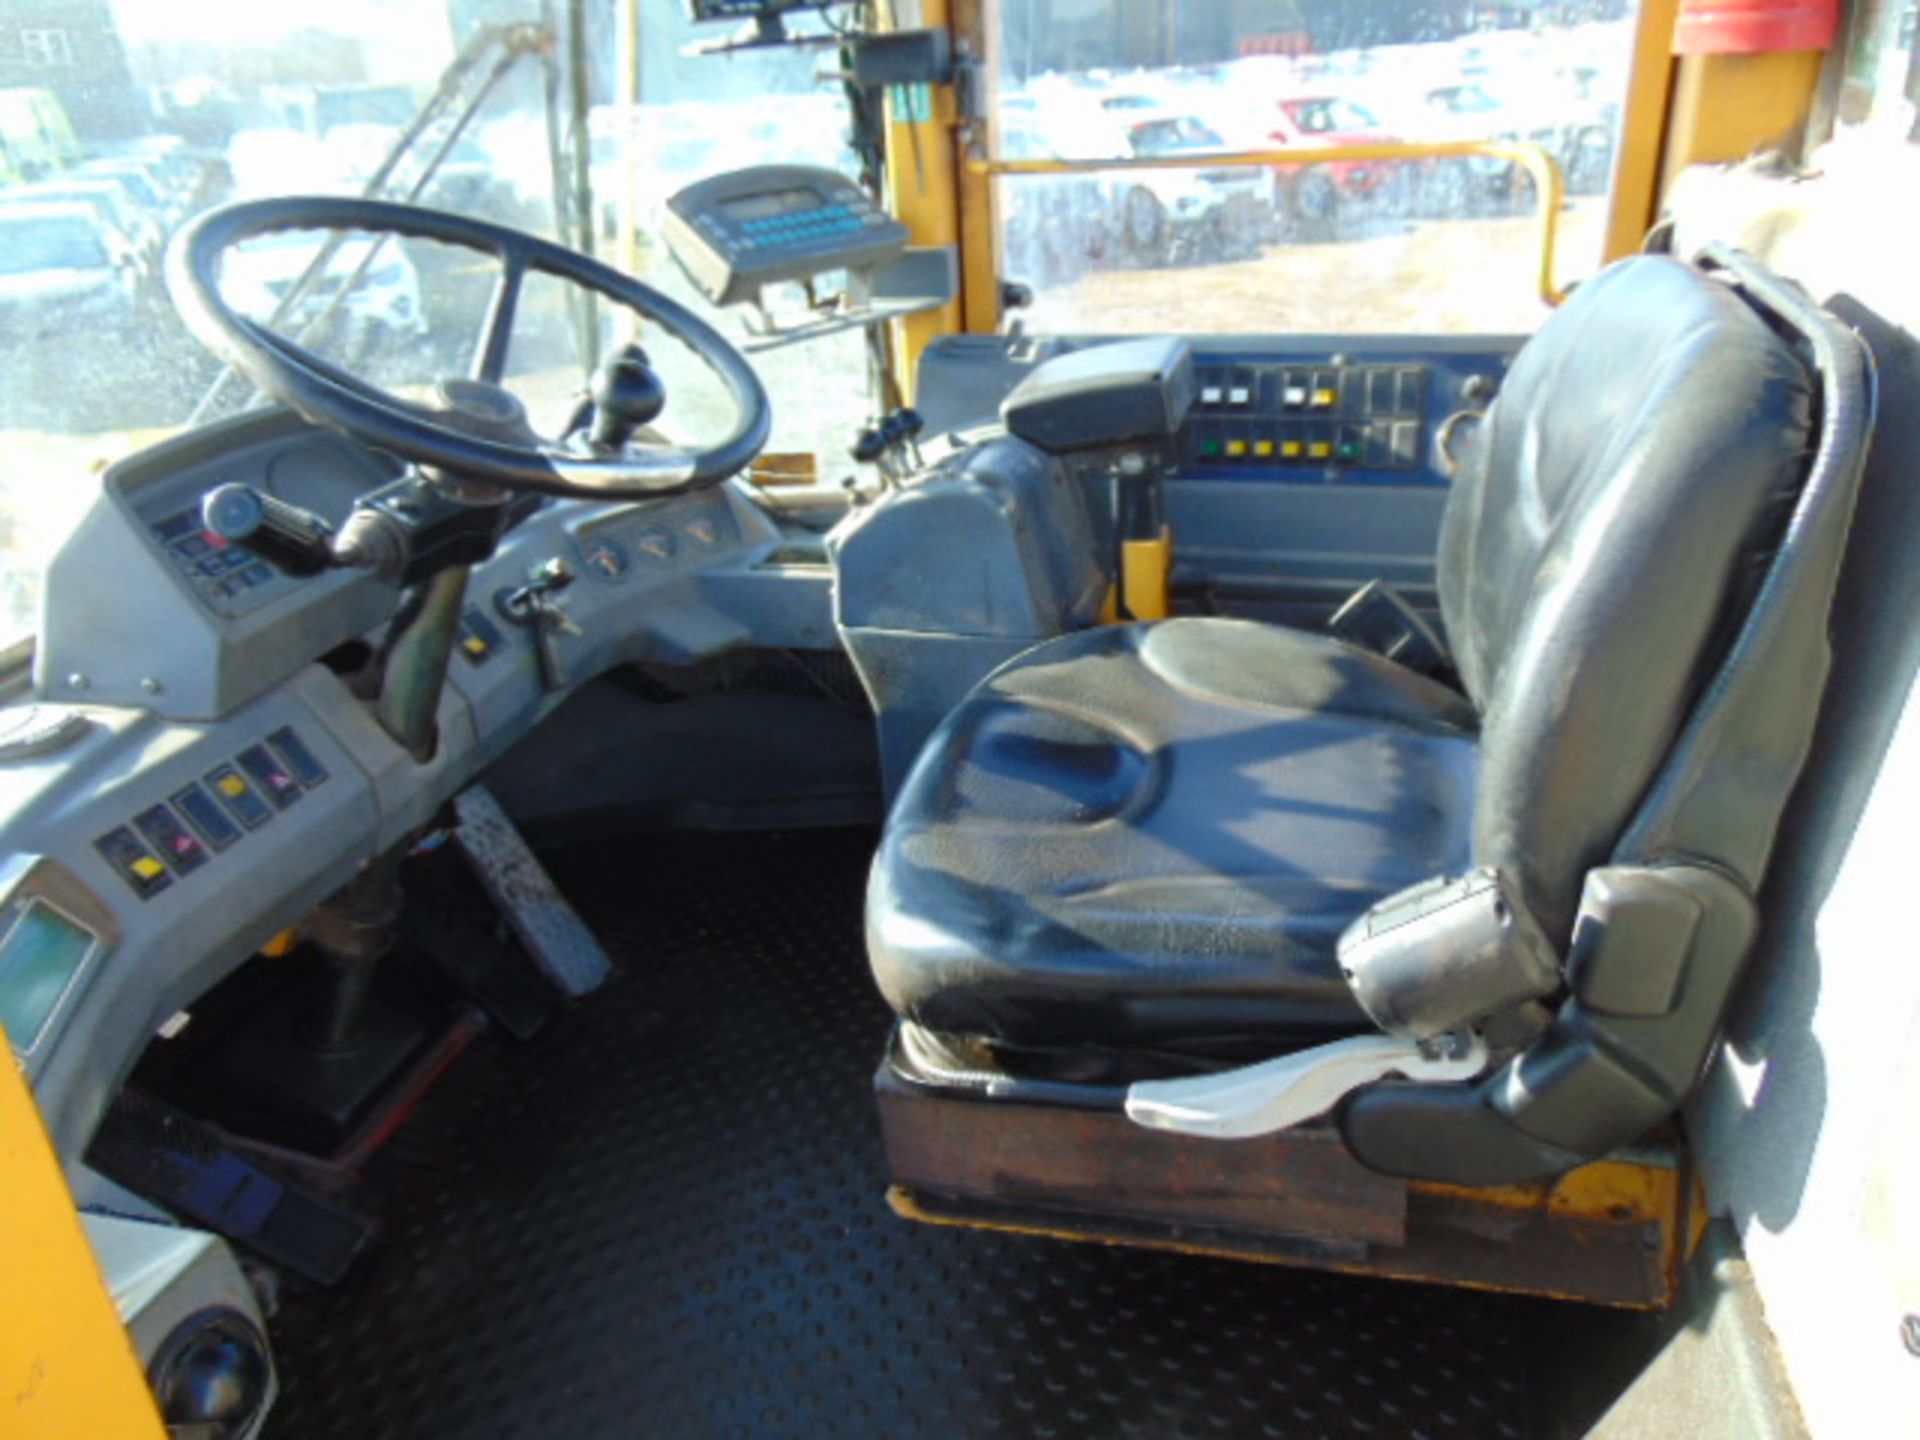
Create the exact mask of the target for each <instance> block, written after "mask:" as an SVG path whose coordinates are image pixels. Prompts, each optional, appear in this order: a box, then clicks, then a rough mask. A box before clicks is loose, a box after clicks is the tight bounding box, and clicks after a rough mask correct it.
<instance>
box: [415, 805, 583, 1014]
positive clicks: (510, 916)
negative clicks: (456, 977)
mask: <svg viewBox="0 0 1920 1440" xmlns="http://www.w3.org/2000/svg"><path fill="white" fill-rule="evenodd" d="M453 809H454V814H455V815H457V816H458V817H459V820H460V823H459V824H458V825H457V826H455V827H454V832H453V838H454V843H455V844H456V845H458V846H459V847H460V853H461V854H462V855H464V856H466V857H467V861H468V863H469V864H471V865H472V866H473V872H474V874H475V875H477V876H479V878H480V883H481V885H482V886H484V887H485V888H486V892H487V894H488V895H489V896H491V897H492V899H493V903H494V904H496V905H498V906H499V907H500V913H501V914H502V915H504V916H506V919H507V924H508V926H509V927H510V928H511V929H512V931H513V933H514V935H515V936H516V937H517V938H518V939H519V941H520V943H521V944H522V945H524V946H525V947H526V949H527V953H528V954H529V955H530V956H532V957H533V961H534V963H535V964H536V965H538V966H539V967H540V969H541V970H542V971H543V972H544V973H545V974H546V976H547V978H548V979H550V980H552V981H553V983H554V984H555V985H558V986H559V987H560V988H561V990H563V991H565V992H566V993H567V994H568V995H571V996H574V997H576V998H577V997H579V996H581V995H585V994H588V993H589V992H591V991H594V990H597V989H599V988H600V986H601V985H603V984H605V983H606V979H607V976H608V975H610V974H611V973H612V972H613V962H612V961H611V960H609V959H608V958H607V952H606V951H605V950H604V949H602V948H601V945H600V942H599V941H598V940H596V939H594V937H593V931H591V930H589V929H588V928H587V924H586V922H585V921H584V920H582V919H581V918H580V915H579V912H578V911H576V910H575V909H574V908H573V906H572V905H571V904H569V903H568V901H567V898H566V896H564V895H562V894H561V893H560V890H559V887H558V886H556V885H555V884H554V883H553V877H552V876H551V875H549V874H547V870H546V867H545V866H544V865H542V864H541V863H540V861H539V860H538V859H537V858H536V857H535V856H534V853H533V851H532V850H531V849H529V848H528V846H527V842H526V841H525V840H524V839H523V838H522V837H521V835H520V832H519V831H518V830H516V829H515V828H514V825H513V822H512V821H511V820H509V819H508V818H507V812H506V811H504V810H502V809H501V808H500V802H499V801H498V800H496V799H494V798H493V793H492V792H491V791H489V790H488V789H487V787H486V786H484V785H473V786H470V787H468V788H467V789H466V790H463V791H461V792H460V794H458V795H457V796H455V797H454V801H453Z"/></svg>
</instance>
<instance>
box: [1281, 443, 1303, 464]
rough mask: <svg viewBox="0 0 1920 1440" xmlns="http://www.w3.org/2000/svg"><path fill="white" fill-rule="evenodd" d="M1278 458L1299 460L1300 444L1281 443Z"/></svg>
mask: <svg viewBox="0 0 1920 1440" xmlns="http://www.w3.org/2000/svg"><path fill="white" fill-rule="evenodd" d="M1280 458H1281V459H1282V460H1298V459H1299V458H1300V442H1299V441H1298V440H1283V441H1281V442H1280Z"/></svg>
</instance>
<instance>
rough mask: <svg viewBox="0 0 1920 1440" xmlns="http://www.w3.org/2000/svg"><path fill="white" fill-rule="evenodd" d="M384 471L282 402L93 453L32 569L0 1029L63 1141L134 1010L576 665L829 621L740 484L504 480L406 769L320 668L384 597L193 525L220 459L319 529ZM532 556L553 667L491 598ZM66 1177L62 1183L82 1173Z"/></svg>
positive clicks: (690, 655) (88, 1179) (75, 1127)
mask: <svg viewBox="0 0 1920 1440" xmlns="http://www.w3.org/2000/svg"><path fill="white" fill-rule="evenodd" d="M396 473H397V466H396V464H395V463H394V462H393V461H392V460H391V459H389V458H387V457H384V456H380V455H377V454H374V453H372V452H369V451H366V450H364V449H362V448H360V447H358V446H356V445H353V444H352V443H350V442H348V441H346V440H344V439H342V438H340V437H338V436H336V435H333V434H331V433H328V432H324V431H320V430H317V429H315V428H313V427H311V426H309V425H307V424H306V423H305V422H303V421H301V420H299V419H298V418H297V417H295V416H293V415H291V414H290V413H287V412H284V411H266V412H261V413H259V414H255V415H249V416H244V417H240V418H238V419H235V420H231V421H226V422H223V423H221V424H219V425H216V426H213V427H209V428H207V429H204V430H200V431H196V432H194V433H193V434H191V435H188V436H183V437H181V438H180V439H178V440H175V441H171V442H168V443H166V444H163V445H161V446H159V447H157V448H155V449H153V450H150V451H147V452H145V453H143V454H141V455H138V456H134V457H131V458H130V459H128V460H127V461H125V462H122V463H121V464H120V465H117V466H115V467H113V468H111V469H110V470H109V471H108V472H107V473H106V474H105V476H104V477H103V479H102V485H101V489H100V493H99V495H98V496H97V498H96V499H95V501H94V502H93V504H92V505H91V506H90V508H89V509H88V511H87V513H86V515H85V516H84V518H83V519H82V521H81V523H80V525H79V526H78V527H77V529H76V531H75V532H74V534H73V536H72V538H70V539H69V541H68V542H67V543H66V544H65V545H64V546H63V547H62V549H61V550H60V552H59V553H58V554H57V555H56V556H55V558H54V560H53V562H52V563H51V564H50V565H49V567H48V572H47V580H46V597H47V598H46V606H45V613H46V619H45V622H44V623H43V626H42V631H41V636H40V640H39V644H38V647H37V652H36V657H35V692H36V694H37V695H38V696H39V697H40V700H41V703H40V704H38V705H37V706H36V707H34V708H33V709H29V708H28V707H26V706H15V707H13V708H11V709H9V710H6V711H4V712H0V817H4V818H0V855H5V856H7V857H10V858H9V859H8V860H7V862H6V864H5V866H4V867H0V1024H4V1025H5V1026H6V1027H7V1030H8V1032H9V1035H10V1037H11V1039H12V1044H13V1048H14V1050H15V1052H16V1055H17V1056H18V1058H19V1060H20V1063H21V1064H22V1066H23V1067H24V1069H25V1070H26V1072H27V1074H28V1076H29V1078H30V1080H31V1081H32V1083H33V1085H34V1088H35V1091H36V1094H37V1096H38V1098H39V1101H40V1104H41V1107H42V1110H43V1112H44V1113H45V1115H46V1117H47V1121H48V1124H49V1127H50V1129H51V1130H52V1131H53V1133H54V1136H55V1140H56V1145H57V1148H58V1149H59V1152H60V1153H61V1154H62V1155H64V1156H68V1157H72V1156H74V1155H77V1154H78V1153H80V1151H81V1150H82V1149H83V1148H84V1144H85V1141H86V1138H87V1136H88V1135H90V1134H91V1131H92V1127H93V1125H94V1123H95V1122H96V1121H97V1118H98V1116H99V1114H100V1113H101V1112H102V1110H103V1109H104V1107H105V1106H106V1104H107V1103H108V1101H109V1100H110V1099H111V1097H112V1095H113V1093H114V1091H115V1090H116V1089H117V1087H118V1085H119V1084H120V1083H121V1080H122V1079H123V1077H124V1075H125V1073H126V1071H127V1069H129V1068H130V1067H131V1065H132V1063H133V1061H134V1059H135V1058H137V1056H138V1054H139V1053H140V1051H141V1050H142V1049H143V1048H144V1046H145V1045H146V1044H147V1042H148V1040H149V1039H150V1038H151V1037H152V1036H153V1034H154V1033H155V1032H156V1030H158V1029H160V1028H161V1027H163V1026H167V1025H170V1024H177V1023H181V1021H180V1019H179V1018H178V1017H179V1015H180V1012H185V1011H188V1010H189V1009H190V1007H191V1006H192V1004H193V1003H194V1001H195V1000H196V999H197V998H198V997H199V996H200V995H201V994H203V993H204V992H205V991H206V990H207V989H208V988H210V987H211V986H212V985H213V984H215V983H216V982H217V981H218V980H220V979H221V978H222V977H224V975H226V974H227V973H228V972H230V971H231V970H232V969H233V968H235V967H236V966H237V965H239V964H240V963H241V962H242V961H244V960H245V959H246V958H247V957H248V956H250V955H252V954H253V953H255V952H256V951H257V950H258V949H259V948H260V947H261V946H262V945H263V944H265V943H266V942H267V941H268V940H269V939H271V938H272V936H274V935H275V934H276V933H278V932H279V931H280V930H282V929H284V928H285V927H287V926H289V925H292V924H294V923H296V922H297V921H298V920H300V919H301V918H302V917H303V916H304V915H305V914H307V913H308V912H309V911H310V910H311V909H312V908H313V907H314V906H315V905H316V904H318V903H319V902H320V901H321V900H322V899H324V898H325V897H326V896H327V895H328V894H330V893H332V892H333V891H334V890H336V889H338V888H339V887H340V885H342V884H343V883H345V882H346V881H347V880H348V879H350V878H351V877H352V876H353V875H354V874H355V873H356V872H357V871H358V869H359V868H360V867H361V866H362V865H364V864H365V863H366V862H367V861H368V860H369V859H371V858H372V857H374V856H376V855H378V854H380V853H382V852H383V851H384V850H386V849H388V848H390V847H391V846H393V845H395V844H397V843H400V842H401V841H403V840H404V839H406V838H407V837H408V836H409V835H411V834H413V833H414V832H415V831H417V830H418V829H419V828H420V827H421V826H424V825H426V824H428V823H430V822H431V820H432V819H433V817H434V815H435V814H436V812H437V811H438V810H439V808H440V807H441V806H442V805H444V804H445V803H446V802H447V801H448V800H450V799H451V798H452V796H453V795H454V794H456V793H457V792H458V791H459V790H460V789H462V788H464V787H465V786H466V785H467V784H469V783H471V781H472V780H473V779H474V778H475V777H476V776H477V775H478V774H479V773H480V772H481V771H482V770H483V769H484V768H485V767H486V766H487V765H488V764H489V763H491V762H492V761H493V760H494V759H495V758H497V757H498V756H499V755H500V754H501V753H502V752H503V751H505V750H506V749H507V748H508V747H510V746H511V745H513V744H514V743H515V742H517V741H519V740H520V739H522V738H523V737H525V736H526V735H527V734H528V733H529V732H530V731H531V730H532V729H533V728H534V727H535V726H536V725H537V724H538V723H539V722H540V720H541V719H543V718H544V717H545V716H546V715H547V714H549V713H551V711H552V710H553V709H554V708H555V707H557V706H558V705H560V704H561V703H563V702H564V701H565V699H566V698H567V697H568V696H569V695H570V694H571V693H573V692H574V691H575V690H577V689H578V688H579V687H580V686H581V685H583V684H585V683H587V682H588V681H590V680H591V679H593V678H594V677H596V676H598V675H600V674H603V673H604V672H606V671H608V670H610V669H612V668H614V667H616V666H618V665H622V664H625V663H631V662H648V661H651V662H659V663H669V664H690V663H694V662H696V661H698V660H700V659H702V658H704V657H706V656H708V655H713V654H718V653H721V652H723V651H725V650H728V649H730V648H735V647H738V646H740V645H742V644H747V643H758V644H771V645H784V646H789V647H795V648H821V647H824V646H827V645H831V644H832V643H833V623H832V614H831V604H830V600H829V588H830V584H829V578H828V577H829V572H828V571H827V569H826V568H825V566H824V565H823V564H821V563H819V557H818V555H817V554H814V555H812V556H808V555H806V554H800V555H796V554H795V553H794V546H793V545H792V544H791V537H790V536H789V535H787V534H786V533H785V532H783V531H782V530H781V529H780V528H779V527H778V526H777V525H776V524H775V523H774V522H773V521H772V520H771V519H770V518H769V517H768V516H767V514H766V513H765V512H764V511H763V510H761V509H760V508H759V507H758V506H756V505H755V504H754V503H752V502H751V501H750V500H749V499H747V498H746V497H745V495H744V492H740V491H736V490H734V489H732V488H730V487H727V486H721V487H718V488H715V489H712V490H708V491H704V492H701V493H699V494H694V495H686V496H680V497H676V498H671V499H664V500H656V501H647V502H638V503H633V504H595V503H589V502H583V501H569V500H549V501H545V502H543V503H540V504H538V505H531V504H530V505H529V506H528V507H527V508H526V511H525V513H523V515H522V517H521V518H520V519H519V520H518V522H517V523H516V524H515V525H514V527H513V528H512V529H511V530H510V531H509V532H508V534H507V535H506V537H505V538H504V539H503V541H502V542H501V544H500V546H499V547H498V549H497V551H496V553H495V555H494V556H493V557H492V558H491V559H490V560H489V561H488V562H487V563H486V564H484V565H482V566H479V567H477V568H476V570H475V571H474V573H473V575H472V578H471V580H470V583H469V586H468V592H467V600H466V607H465V610H464V612H463V614H462V620H461V627H460V636H459V640H458V642H457V647H456V650H455V654H454V658H453V661H452V664H451V668H450V672H449V676H448V684H447V687H446V689H445V692H444V693H443V695H442V698H441V702H440V709H439V715H438V726H439V743H438V746H437V749H436V751H435V754H434V756H433V758H432V759H431V760H430V761H429V762H428V763H426V764H425V765H421V764H416V763H415V762H414V761H412V760H411V759H410V758H408V757H407V756H406V755H405V754H404V753H403V752H402V751H401V750H400V748H399V747H398V746H397V745H396V744H395V743H394V742H393V740H392V739H391V738H390V737H388V736H387V734H386V733H385V732H384V731H383V730H381V729H380V727H379V725H378V723H377V722H376V721H375V719H374V718H373V716H372V714H371V712H370V709H369V707H368V706H367V705H366V704H365V703H364V701H363V700H361V699H360V698H359V697H358V696H356V695H355V693H354V691H353V689H352V686H351V683H350V679H349V672H350V671H351V670H352V669H353V668H354V667H355V665H357V663H358V661H359V659H363V658H364V657H365V656H366V655H367V654H369V653H371V650H372V649H373V648H374V647H377V645H378V644H379V642H380V639H381V636H382V634H383V632H384V628H385V626H386V624H387V622H388V621H389V620H390V618H391V617H392V615H393V613H394V612H395V610H396V608H397V607H398V605H399V603H400V596H399V594H398V592H397V591H395V590H394V589H393V588H392V587H390V586H388V585H386V584H384V583H383V582H381V581H379V580H377V579H375V578H373V577H371V576H369V575H367V574H364V573H361V572H357V571H331V572H328V573H325V574H322V575H318V576H311V577H295V576H291V575H287V574H284V573H282V572H281V571H280V570H278V569H276V568H275V567H274V566H272V565H271V564H268V563H267V562H265V561H261V560H259V559H258V558H256V557H253V556H252V555H251V554H250V553H249V552H246V551H245V550H243V549H239V548H237V547H236V548H232V549H229V548H227V547H223V546H221V545H219V544H217V543H216V541H215V538H214V537H212V536H209V535H207V534H206V533H205V532H204V531H203V530H202V529H201V528H200V526H199V524H198V514H199V503H200V498H201V497H202V496H203V495H205V494H206V493H207V492H208V491H210V490H212V489H213V488H215V487H216V486H219V485H221V484H225V483H229V482H234V481H238V482H243V483H246V484H250V485H255V486H258V487H260V488H262V489H265V490H267V491H269V492H270V493H272V494H274V495H276V496H278V497H279V498H282V499H285V500H287V501H289V502H291V503H293V504H296V505H300V506H302V507H303V508H306V509H310V510H313V511H315V512H317V513H319V514H321V515H322V516H324V517H325V518H326V519H328V520H329V521H331V522H333V523H335V524H338V523H339V522H340V521H341V520H342V519H343V518H344V517H345V515H346V514H347V512H348V510H349V509H350V507H351V505H352V503H353V501H354V499H355V498H356V497H357V496H359V495H360V494H362V493H363V492H365V491H367V490H369V489H372V488H375V487H376V486H378V485H380V484H382V483H384V482H385V481H387V480H389V479H391V478H392V477H393V475H394V474H396ZM556 558H558V559H560V560H563V561H565V562H566V563H567V564H568V565H569V566H570V567H571V568H573V569H574V570H575V571H576V573H577V574H578V576H579V579H578V580H577V582H576V583H575V584H574V585H573V586H571V587H570V588H569V589H568V590H567V591H566V592H565V593H564V596H563V597H562V598H563V603H564V605H565V608H566V613H567V616H568V619H569V621H570V622H571V624H570V626H569V627H568V629H567V630H565V631H564V632H563V633H560V634H558V635H556V636H554V637H552V639H551V640H550V644H551V645H552V646H554V647H557V650H558V653H559V658H560V659H561V660H562V661H563V662H564V663H563V665H562V666H561V669H562V671H563V673H562V674H561V675H560V676H559V677H558V678H556V676H555V674H554V673H553V669H552V667H551V666H550V665H547V664H543V661H542V656H541V654H540V648H541V647H540V646H539V644H538V643H537V641H536V638H535V636H534V634H533V633H532V631H531V630H530V629H529V628H528V627H527V626H526V625H525V624H523V623H517V622H516V621H515V619H514V618H513V616H512V613H511V612H510V611H509V609H508V608H507V607H505V606H504V605H503V604H502V603H501V601H502V599H503V597H504V596H506V595H507V594H508V593H510V592H511V591H513V590H514V589H516V588H518V587H519V586H520V585H522V584H524V583H525V581H526V580H527V578H528V575H529V573H530V572H531V571H532V570H533V569H535V568H536V567H538V566H540V565H542V564H544V563H546V562H549V561H552V560H554V559H556ZM329 660H332V661H334V662H336V663H333V664H329V663H327V662H328V661H329ZM69 1178H70V1180H71V1182H72V1183H73V1184H74V1186H75V1190H76V1197H77V1198H78V1199H79V1200H80V1201H81V1203H82V1204H83V1205H84V1204H86V1203H88V1201H89V1199H90V1198H91V1197H92V1192H93V1190H94V1189H95V1188H97V1187H98V1186H100V1185H101V1184H103V1183H104V1182H100V1181H99V1180H98V1178H97V1177H95V1176H93V1175H92V1174H91V1172H89V1171H87V1170H86V1169H85V1167H84V1166H70V1175H69Z"/></svg>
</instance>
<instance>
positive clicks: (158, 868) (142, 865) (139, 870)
mask: <svg viewBox="0 0 1920 1440" xmlns="http://www.w3.org/2000/svg"><path fill="white" fill-rule="evenodd" d="M127 868H128V869H129V870H131V871H133V873H134V874H135V875H138V876H139V877H140V878H141V879H142V880H157V879H159V878H160V877H161V876H162V875H164V874H166V873H167V867H166V866H164V865H162V864H161V863H160V862H159V861H158V860H156V859H154V858H153V856H151V855H142V856H141V857H140V858H139V859H138V860H135V861H134V862H133V863H132V864H131V865H129V866H127Z"/></svg>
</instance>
